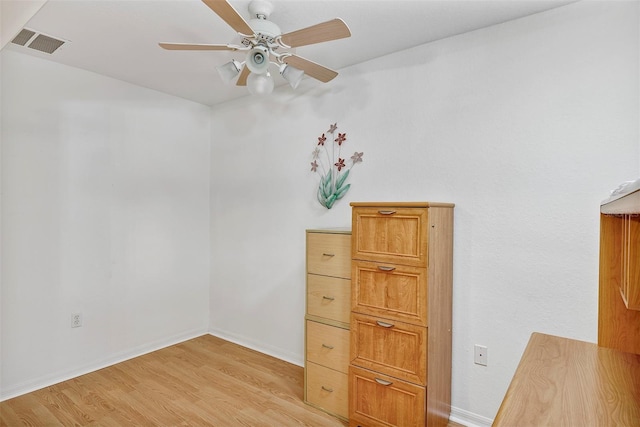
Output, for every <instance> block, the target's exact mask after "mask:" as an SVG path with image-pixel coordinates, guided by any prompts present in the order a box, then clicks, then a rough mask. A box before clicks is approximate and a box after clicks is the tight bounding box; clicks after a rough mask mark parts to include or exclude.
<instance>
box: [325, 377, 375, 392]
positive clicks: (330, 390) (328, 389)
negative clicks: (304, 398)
mask: <svg viewBox="0 0 640 427" xmlns="http://www.w3.org/2000/svg"><path fill="white" fill-rule="evenodd" d="M376 379H377V378H376ZM322 389H323V390H324V391H328V392H329V393H333V389H332V388H327V387H325V386H322Z"/></svg>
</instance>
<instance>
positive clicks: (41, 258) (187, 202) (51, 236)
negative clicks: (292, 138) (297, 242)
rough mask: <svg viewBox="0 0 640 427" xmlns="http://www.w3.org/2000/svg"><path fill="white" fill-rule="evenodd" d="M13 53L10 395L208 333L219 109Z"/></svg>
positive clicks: (5, 194)
mask: <svg viewBox="0 0 640 427" xmlns="http://www.w3.org/2000/svg"><path fill="white" fill-rule="evenodd" d="M1 55H2V56H1V58H2V72H1V77H2V109H1V113H2V180H1V182H2V291H1V296H2V298H1V301H2V307H1V309H2V382H1V384H0V389H1V390H2V396H1V397H2V398H3V399H4V398H8V397H10V396H11V395H15V394H19V393H23V392H25V391H28V390H29V389H32V388H39V387H42V386H43V385H47V384H50V383H53V382H56V381H58V380H61V379H64V378H67V377H70V376H74V375H77V374H79V373H82V372H84V371H89V370H93V369H96V368H98V367H101V366H103V365H106V364H110V363H113V362H115V361H119V360H121V359H123V358H128V357H131V356H134V355H137V354H140V353H142V352H145V351H149V350H152V349H156V348H158V347H163V346H166V345H168V344H172V343H175V342H177V341H181V340H184V339H187V338H191V337H193V336H196V335H200V334H202V333H206V331H207V327H208V318H209V311H208V299H209V275H208V273H209V238H208V234H209V232H208V229H209V200H208V198H209V175H208V174H209V161H208V157H209V144H210V141H209V139H210V119H209V108H207V107H204V106H202V105H199V104H195V103H192V102H187V101H184V100H180V99H178V98H175V97H172V96H168V95H164V94H160V93H158V92H154V91H150V90H148V89H143V88H140V87H137V86H133V85H129V84H126V83H123V82H120V81H117V80H113V79H110V78H106V77H103V76H99V75H96V74H93V73H89V72H86V71H83V70H79V69H75V68H70V67H67V66H63V65H59V64H55V63H52V62H49V61H45V60H42V59H38V58H35V57H32V56H28V55H24V54H19V53H14V52H10V51H5V52H2V54H1ZM74 312H81V313H82V314H83V320H84V325H83V326H82V327H81V328H74V329H71V327H70V324H71V323H70V321H71V314H72V313H74Z"/></svg>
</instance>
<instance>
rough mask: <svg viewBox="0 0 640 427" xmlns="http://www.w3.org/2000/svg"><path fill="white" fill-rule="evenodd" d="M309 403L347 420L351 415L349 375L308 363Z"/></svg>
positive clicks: (307, 394) (307, 384)
mask: <svg viewBox="0 0 640 427" xmlns="http://www.w3.org/2000/svg"><path fill="white" fill-rule="evenodd" d="M306 369H307V370H306V375H307V381H306V387H307V390H306V391H307V393H306V396H307V403H310V404H312V405H314V406H317V407H318V408H320V409H323V410H325V411H327V412H330V413H332V414H336V415H339V416H341V417H344V418H347V417H348V415H349V394H348V392H349V376H348V374H345V373H342V372H338V371H334V370H333V369H329V368H325V367H324V366H320V365H316V364H315V363H307V368H306Z"/></svg>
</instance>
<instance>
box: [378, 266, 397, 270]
mask: <svg viewBox="0 0 640 427" xmlns="http://www.w3.org/2000/svg"><path fill="white" fill-rule="evenodd" d="M395 269H396V268H395V267H387V266H384V265H379V266H378V270H382V271H393V270H395Z"/></svg>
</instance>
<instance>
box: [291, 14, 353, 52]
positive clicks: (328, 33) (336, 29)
mask: <svg viewBox="0 0 640 427" xmlns="http://www.w3.org/2000/svg"><path fill="white" fill-rule="evenodd" d="M350 36H351V31H349V27H347V24H345V22H344V21H343V20H342V19H340V18H335V19H332V20H331V21H327V22H322V23H320V24H316V25H312V26H310V27H307V28H303V29H301V30H297V31H292V32H290V33H287V34H283V35H282V36H281V40H282V42H283V43H284V44H286V45H287V46H291V47H298V46H307V45H310V44H315V43H322V42H328V41H330V40H338V39H343V38H345V37H350Z"/></svg>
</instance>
